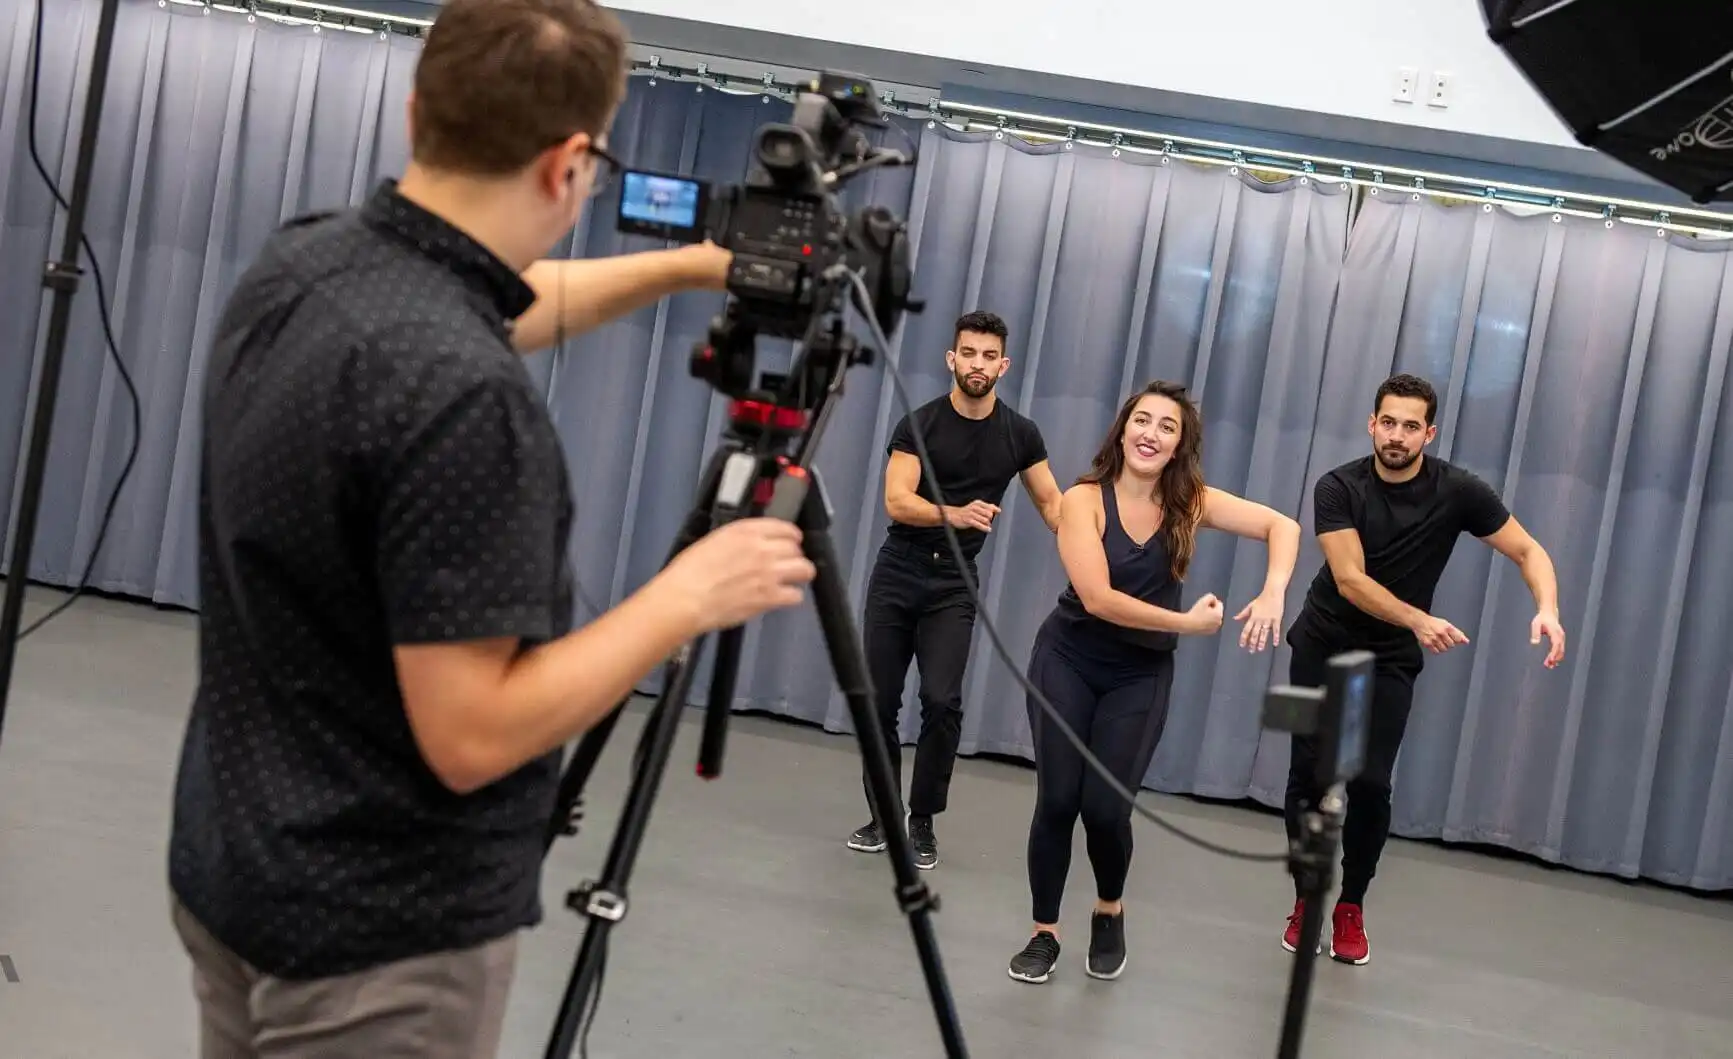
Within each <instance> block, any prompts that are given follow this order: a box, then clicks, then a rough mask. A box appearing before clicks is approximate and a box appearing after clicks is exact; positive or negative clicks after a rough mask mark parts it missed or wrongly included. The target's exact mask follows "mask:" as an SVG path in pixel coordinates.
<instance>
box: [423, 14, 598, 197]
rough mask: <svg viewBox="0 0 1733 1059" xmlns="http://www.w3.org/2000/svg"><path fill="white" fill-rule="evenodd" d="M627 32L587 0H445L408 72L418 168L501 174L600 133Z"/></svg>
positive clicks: (516, 169)
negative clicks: (412, 79) (582, 135)
mask: <svg viewBox="0 0 1733 1059" xmlns="http://www.w3.org/2000/svg"><path fill="white" fill-rule="evenodd" d="M627 75H628V69H627V55H626V31H625V28H624V27H623V26H621V24H620V21H619V19H617V18H616V17H615V16H614V14H613V12H611V11H608V10H606V9H604V8H602V7H600V6H598V5H597V4H595V3H593V2H592V0H446V3H445V4H444V5H443V6H442V9H441V10H440V13H439V16H438V18H437V19H435V20H434V24H433V28H432V29H430V30H429V31H428V34H427V39H426V41H425V43H424V44H423V46H422V50H421V58H420V61H419V62H418V63H417V64H416V67H415V97H414V102H413V104H412V107H411V114H412V138H413V143H412V144H411V153H412V155H413V157H414V159H415V161H416V162H417V163H419V164H422V165H425V166H428V167H430V168H434V169H444V170H448V171H452V172H461V173H468V174H476V175H485V176H503V175H506V174H508V173H514V172H517V171H518V170H520V169H522V168H523V167H524V166H526V165H528V164H529V163H530V162H531V160H533V159H534V158H535V156H536V155H538V154H540V153H541V152H543V151H545V150H547V149H548V148H549V147H552V146H554V145H555V144H558V143H559V142H560V141H562V140H564V139H566V138H567V137H570V136H573V135H576V134H577V133H580V132H587V133H589V134H590V135H591V136H592V137H599V136H601V135H602V134H603V133H605V132H606V131H607V126H608V123H609V122H610V121H611V120H612V119H613V114H614V110H615V108H616V107H618V106H619V104H620V99H621V97H622V96H624V95H625V91H626V77H627Z"/></svg>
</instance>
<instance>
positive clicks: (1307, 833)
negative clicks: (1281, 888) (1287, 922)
mask: <svg viewBox="0 0 1733 1059" xmlns="http://www.w3.org/2000/svg"><path fill="white" fill-rule="evenodd" d="M1346 805H1347V801H1346V798H1345V797H1344V788H1343V785H1342V784H1341V783H1339V782H1338V783H1334V784H1331V785H1330V787H1329V789H1328V790H1326V791H1325V793H1324V797H1323V798H1321V799H1319V803H1318V808H1316V809H1309V810H1307V811H1306V812H1305V814H1304V815H1302V816H1301V817H1300V837H1299V840H1298V841H1296V842H1295V843H1294V849H1293V853H1292V856H1291V858H1290V860H1289V870H1290V872H1291V873H1292V874H1293V876H1294V879H1295V880H1296V881H1297V882H1298V883H1299V884H1300V885H1299V891H1300V896H1301V897H1302V898H1304V900H1305V902H1306V904H1305V911H1304V913H1303V914H1302V915H1301V916H1300V943H1299V944H1298V945H1297V946H1295V949H1296V950H1297V951H1295V953H1294V969H1293V971H1292V972H1291V973H1290V975H1289V979H1288V1002H1287V1008H1286V1010H1285V1011H1283V1013H1282V1040H1281V1044H1280V1045H1279V1046H1278V1047H1277V1049H1276V1056H1277V1059H1299V1055H1300V1038H1301V1036H1302V1035H1303V1034H1304V1032H1305V1026H1306V1008H1307V1006H1308V1005H1309V1004H1310V1003H1311V997H1312V976H1313V974H1314V973H1315V971H1316V970H1317V966H1318V939H1319V937H1320V936H1321V935H1322V934H1323V931H1324V899H1325V897H1326V896H1327V895H1328V893H1329V890H1330V882H1331V878H1332V876H1333V875H1334V874H1335V865H1336V850H1337V848H1338V846H1339V844H1340V840H1341V836H1342V816H1343V810H1344V808H1345V806H1346Z"/></svg>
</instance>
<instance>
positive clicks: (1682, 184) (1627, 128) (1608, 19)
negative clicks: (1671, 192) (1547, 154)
mask: <svg viewBox="0 0 1733 1059" xmlns="http://www.w3.org/2000/svg"><path fill="white" fill-rule="evenodd" d="M1480 3H1481V10H1482V12H1483V13H1484V14H1485V16H1486V26H1487V33H1488V35H1489V36H1490V37H1491V38H1492V40H1493V42H1494V43H1496V44H1497V45H1498V46H1499V47H1500V48H1502V49H1503V50H1504V52H1505V54H1507V55H1509V56H1510V58H1511V59H1512V61H1514V62H1515V63H1516V65H1517V67H1518V68H1519V69H1520V70H1521V71H1522V73H1523V75H1524V76H1525V77H1527V78H1528V81H1529V83H1530V84H1532V85H1534V87H1535V89H1536V90H1537V91H1538V92H1539V93H1540V95H1541V97H1542V98H1543V99H1545V100H1546V102H1547V103H1548V105H1550V106H1551V107H1552V109H1553V111H1554V112H1555V113H1557V114H1558V116H1559V117H1560V118H1561V119H1563V120H1564V123H1565V124H1566V125H1567V126H1569V128H1570V130H1571V132H1572V133H1573V134H1574V135H1575V136H1576V138H1577V141H1578V142H1580V143H1582V144H1583V145H1584V146H1586V147H1592V148H1594V149H1595V150H1597V151H1600V152H1602V153H1604V154H1607V155H1610V156H1611V157H1613V158H1616V159H1618V160H1619V161H1621V162H1623V163H1625V164H1626V165H1628V166H1630V167H1631V168H1633V169H1636V170H1637V171H1639V172H1642V173H1645V174H1647V175H1649V176H1651V177H1653V178H1654V179H1656V180H1658V181H1660V182H1661V183H1663V184H1666V185H1667V186H1669V187H1672V188H1676V189H1678V190H1679V191H1682V192H1684V193H1685V194H1687V195H1689V196H1690V197H1691V199H1692V201H1694V202H1699V203H1709V202H1715V201H1729V200H1733V3H1728V2H1726V0H1697V2H1695V3H1681V2H1679V0H1672V2H1668V0H1640V2H1639V0H1480Z"/></svg>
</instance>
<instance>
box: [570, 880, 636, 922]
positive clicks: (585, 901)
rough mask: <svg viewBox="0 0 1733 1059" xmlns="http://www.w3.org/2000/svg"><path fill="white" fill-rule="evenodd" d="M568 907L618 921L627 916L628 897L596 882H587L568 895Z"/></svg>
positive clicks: (594, 917) (592, 916)
mask: <svg viewBox="0 0 1733 1059" xmlns="http://www.w3.org/2000/svg"><path fill="white" fill-rule="evenodd" d="M566 907H567V908H570V909H571V910H572V911H574V912H576V913H578V914H579V915H585V916H590V917H591V918H593V919H605V920H607V921H608V922H610V923H618V922H619V921H620V920H622V919H625V918H626V898H625V896H624V895H623V894H617V893H615V892H613V891H612V890H604V889H602V888H601V887H600V886H598V885H597V884H595V883H585V884H584V885H583V886H580V887H578V888H577V889H576V890H573V891H572V892H571V893H569V894H567V895H566Z"/></svg>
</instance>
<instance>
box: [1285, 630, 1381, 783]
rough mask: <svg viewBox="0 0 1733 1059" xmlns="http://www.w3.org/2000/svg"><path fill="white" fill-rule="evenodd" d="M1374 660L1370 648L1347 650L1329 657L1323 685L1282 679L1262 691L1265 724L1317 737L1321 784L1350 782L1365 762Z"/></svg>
mask: <svg viewBox="0 0 1733 1059" xmlns="http://www.w3.org/2000/svg"><path fill="white" fill-rule="evenodd" d="M1375 661H1376V657H1375V656H1374V655H1373V654H1372V652H1370V651H1346V652H1343V653H1342V654H1339V655H1334V656H1332V657H1331V658H1330V661H1329V664H1328V666H1327V668H1326V670H1325V677H1324V686H1323V687H1321V688H1302V687H1296V686H1294V685H1292V684H1278V685H1276V686H1275V687H1273V688H1271V689H1270V690H1269V692H1268V693H1266V694H1265V696H1264V718H1263V725H1264V727H1265V728H1266V729H1268V730H1269V731H1272V732H1288V733H1290V734H1293V735H1308V736H1314V737H1316V738H1317V741H1318V772H1317V775H1316V776H1315V777H1314V781H1315V782H1316V783H1317V785H1318V786H1319V787H1320V788H1329V787H1332V786H1334V785H1335V784H1337V783H1347V782H1348V781H1350V780H1352V779H1354V778H1355V777H1356V776H1358V775H1360V770H1361V769H1362V768H1364V767H1365V764H1366V733H1367V719H1368V715H1369V713H1370V711H1371V703H1372V667H1373V665H1374V663H1375Z"/></svg>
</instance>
